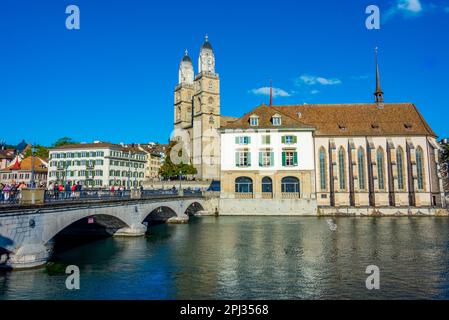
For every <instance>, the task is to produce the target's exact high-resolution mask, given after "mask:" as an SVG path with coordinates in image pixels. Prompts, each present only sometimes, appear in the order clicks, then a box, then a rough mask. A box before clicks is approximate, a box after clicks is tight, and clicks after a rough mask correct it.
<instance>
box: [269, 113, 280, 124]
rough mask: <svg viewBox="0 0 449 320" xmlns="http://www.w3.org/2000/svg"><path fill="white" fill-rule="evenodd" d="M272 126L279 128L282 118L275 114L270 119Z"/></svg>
mask: <svg viewBox="0 0 449 320" xmlns="http://www.w3.org/2000/svg"><path fill="white" fill-rule="evenodd" d="M271 122H272V123H273V126H280V125H281V124H282V118H281V116H280V115H278V114H276V115H274V116H273V117H272V118H271Z"/></svg>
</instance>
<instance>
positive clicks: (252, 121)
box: [249, 115, 259, 127]
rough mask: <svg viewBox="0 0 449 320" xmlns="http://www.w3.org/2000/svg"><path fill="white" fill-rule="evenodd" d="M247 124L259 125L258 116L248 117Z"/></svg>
mask: <svg viewBox="0 0 449 320" xmlns="http://www.w3.org/2000/svg"><path fill="white" fill-rule="evenodd" d="M249 125H250V126H251V127H257V126H258V125H259V117H258V116H256V115H252V116H251V117H249Z"/></svg>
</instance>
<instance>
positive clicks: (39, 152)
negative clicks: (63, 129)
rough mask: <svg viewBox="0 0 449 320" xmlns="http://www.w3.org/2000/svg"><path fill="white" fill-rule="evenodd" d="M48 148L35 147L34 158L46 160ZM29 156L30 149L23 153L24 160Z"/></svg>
mask: <svg viewBox="0 0 449 320" xmlns="http://www.w3.org/2000/svg"><path fill="white" fill-rule="evenodd" d="M48 151H49V150H48V148H47V147H44V146H41V145H37V146H36V156H37V157H39V158H42V159H48ZM30 156H31V148H30V149H27V151H26V152H25V158H27V157H30Z"/></svg>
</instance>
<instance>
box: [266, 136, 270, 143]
mask: <svg viewBox="0 0 449 320" xmlns="http://www.w3.org/2000/svg"><path fill="white" fill-rule="evenodd" d="M266 137H267V138H266V140H267V141H266V142H267V144H270V143H271V140H270V139H271V136H266Z"/></svg>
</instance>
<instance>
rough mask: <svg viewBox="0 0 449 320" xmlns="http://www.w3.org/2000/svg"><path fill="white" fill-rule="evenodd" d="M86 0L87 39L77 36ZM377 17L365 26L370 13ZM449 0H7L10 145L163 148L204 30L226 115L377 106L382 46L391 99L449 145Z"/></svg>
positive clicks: (5, 118)
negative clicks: (60, 141) (261, 107)
mask: <svg viewBox="0 0 449 320" xmlns="http://www.w3.org/2000/svg"><path fill="white" fill-rule="evenodd" d="M70 4H76V5H78V6H79V8H80V11H81V29H80V30H67V29H66V27H65V19H66V16H67V15H66V13H65V8H66V6H68V5H70ZM370 4H377V5H378V6H379V7H380V9H381V15H382V17H383V18H382V20H383V21H382V24H381V29H380V30H367V29H366V27H365V19H366V17H367V16H368V15H367V14H366V13H365V8H366V7H367V6H368V5H370ZM448 31H449V1H437V0H434V1H432V2H430V1H427V0H391V1H324V0H317V1H296V0H295V1H294V0H290V1H284V0H277V1H263V0H257V1H241V0H240V1H233V0H231V1H230V0H227V1H220V2H218V1H212V0H209V1H203V0H199V1H194V2H192V1H190V2H189V1H144V0H126V1H125V0H116V1H109V0H108V1H106V0H71V1H62V0H61V1H37V0H33V1H31V0H28V1H16V0H6V1H5V0H3V1H2V3H1V9H0V108H1V113H0V114H1V116H0V118H1V120H0V121H1V133H0V140H5V141H6V142H8V143H11V144H13V143H14V144H15V143H18V142H19V141H20V140H21V139H22V138H23V139H25V140H27V141H30V142H35V143H40V144H50V143H52V142H53V141H55V140H56V139H57V138H60V137H62V136H70V137H72V138H73V139H75V140H78V141H93V140H102V141H111V142H129V143H130V142H149V141H159V142H166V141H167V139H168V137H169V135H170V133H171V130H172V126H173V125H172V122H173V88H174V86H175V85H176V83H177V73H178V66H179V61H180V59H181V58H182V55H183V52H184V49H185V48H187V49H188V50H189V53H190V56H191V57H192V60H193V61H194V67H195V70H196V69H197V57H198V52H199V48H200V46H201V44H202V42H203V39H204V35H205V34H206V33H207V34H208V35H209V39H210V41H211V43H212V45H213V48H214V51H215V56H216V63H217V72H218V73H219V74H220V76H221V106H222V108H221V110H222V114H224V115H232V116H239V115H241V114H243V113H245V112H247V111H248V110H250V109H252V108H253V107H255V106H256V105H258V104H260V103H261V102H268V96H266V95H263V94H261V93H263V92H264V89H261V88H263V87H266V86H267V85H268V84H269V79H270V78H272V79H273V86H274V87H275V88H278V89H277V90H276V91H275V92H276V93H277V94H278V96H276V97H275V99H274V103H275V104H298V103H345V102H346V103H351V102H372V101H373V91H374V58H373V48H374V47H375V46H379V48H380V49H379V50H380V51H379V59H380V70H381V79H382V87H383V90H384V91H385V100H386V102H413V103H415V104H416V105H417V106H418V108H419V109H420V111H421V112H422V113H423V115H424V117H425V118H426V119H427V121H428V122H429V123H430V125H431V127H432V128H433V129H434V131H435V132H436V133H437V135H439V136H440V137H444V136H448V135H449V129H448V128H449V126H448V116H447V115H448V112H447V110H448V107H449V102H448V101H449V99H448V91H449V41H448V40H449V39H448Z"/></svg>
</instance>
